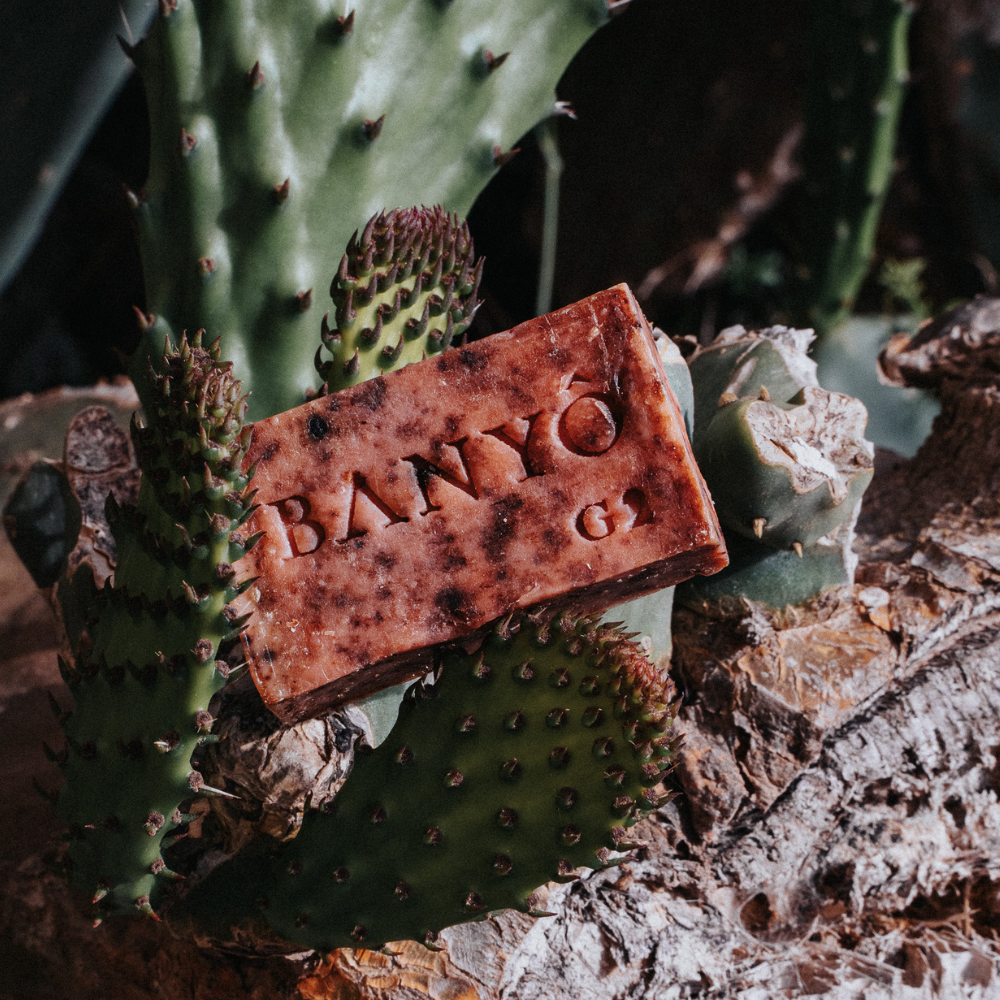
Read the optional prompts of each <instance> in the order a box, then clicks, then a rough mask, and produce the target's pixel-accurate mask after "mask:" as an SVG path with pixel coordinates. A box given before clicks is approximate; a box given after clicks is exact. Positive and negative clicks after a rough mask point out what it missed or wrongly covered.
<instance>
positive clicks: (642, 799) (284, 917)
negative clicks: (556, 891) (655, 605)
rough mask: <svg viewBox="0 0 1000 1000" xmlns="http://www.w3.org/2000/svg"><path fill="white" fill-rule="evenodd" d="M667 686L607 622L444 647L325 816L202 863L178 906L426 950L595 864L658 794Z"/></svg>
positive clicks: (618, 846)
mask: <svg viewBox="0 0 1000 1000" xmlns="http://www.w3.org/2000/svg"><path fill="white" fill-rule="evenodd" d="M671 698H672V688H671V684H670V681H669V680H668V679H667V678H666V676H665V675H660V674H658V673H657V672H656V671H655V670H654V669H653V667H652V665H651V664H650V662H649V660H648V659H646V657H645V656H643V655H642V654H641V652H640V651H639V650H638V648H637V647H636V646H635V645H634V644H633V643H631V642H629V641H628V640H627V639H626V638H625V637H624V636H623V635H622V634H621V633H620V631H619V630H618V629H617V628H614V627H609V626H607V625H598V624H596V622H595V621H594V620H593V619H589V618H585V619H580V620H573V619H571V618H570V617H568V616H561V617H559V618H557V619H555V620H554V621H552V622H550V623H548V624H545V623H541V622H539V621H538V620H537V619H536V620H535V621H534V622H531V621H529V622H527V623H526V625H525V627H522V628H521V629H520V631H517V632H515V626H513V625H512V624H511V622H510V620H506V621H504V622H502V623H501V624H500V625H499V626H498V628H497V630H496V632H495V634H494V635H492V636H491V637H490V638H489V639H488V640H487V642H486V643H485V644H484V646H483V648H482V649H481V650H480V651H479V652H478V653H476V654H464V653H449V654H446V655H445V657H444V662H443V665H442V668H441V674H440V679H439V680H438V681H437V683H436V684H435V685H434V686H433V687H431V688H428V689H423V688H421V687H420V686H419V685H417V686H416V687H415V688H414V689H413V690H412V693H411V696H410V697H409V698H407V700H406V701H404V703H403V708H402V710H401V712H400V719H399V722H398V724H397V726H396V728H395V729H394V730H393V732H392V734H391V736H390V738H389V739H388V740H387V741H386V742H385V743H384V744H382V746H381V747H379V748H378V749H377V750H376V751H374V753H372V754H371V755H370V756H368V757H361V758H359V759H358V760H357V761H356V762H355V767H354V771H353V772H352V774H351V776H350V777H349V778H348V780H347V783H346V784H345V786H344V788H343V790H342V791H341V793H340V795H339V796H338V797H337V799H336V801H335V803H334V808H333V811H332V812H331V813H312V814H310V815H308V816H307V817H306V819H305V821H304V822H303V825H302V829H301V831H300V833H299V835H298V836H297V837H296V838H295V840H294V841H291V842H288V843H286V844H284V845H282V846H281V847H280V848H277V849H272V848H271V847H265V846H263V845H258V849H257V850H256V851H249V852H244V854H241V855H239V856H237V857H236V858H235V859H234V860H232V861H230V862H228V863H226V864H225V865H223V866H221V867H220V868H218V869H216V871H214V872H213V873H212V875H211V876H209V878H208V879H206V880H205V882H203V883H202V884H201V885H199V886H197V887H196V889H195V891H194V893H193V894H192V896H191V897H189V899H188V900H187V903H186V907H185V908H186V910H187V912H188V915H189V916H193V917H194V918H195V919H196V920H198V921H199V922H202V923H203V924H205V925H207V926H208V927H210V928H211V929H212V930H213V931H214V932H217V933H220V934H222V935H225V934H226V933H227V932H228V931H229V930H230V928H231V927H232V926H233V925H234V924H238V923H242V922H248V923H249V925H250V926H253V927H255V928H256V929H257V930H258V932H262V933H265V934H267V933H270V934H271V935H274V934H277V935H278V936H280V937H282V938H285V939H287V940H290V941H296V942H299V943H301V944H303V945H306V946H308V947H313V948H331V947H341V946H346V947H350V946H353V945H357V944H360V943H363V944H364V946H365V947H377V946H378V945H380V944H384V943H386V942H388V941H395V940H402V939H415V940H432V939H433V936H434V934H435V933H436V932H437V931H439V930H441V929H442V928H444V927H448V926H450V925H451V924H455V923H460V922H462V921H465V920H470V919H475V918H477V917H482V916H485V915H486V914H487V913H488V912H489V911H491V910H496V909H500V908H504V907H516V908H518V909H521V910H525V911H527V910H529V909H530V906H529V900H528V897H529V895H530V893H531V892H532V891H533V890H534V889H535V888H537V887H538V886H539V885H541V884H543V883H544V882H547V881H550V880H552V879H558V878H563V879H565V878H567V877H571V876H572V873H573V872H574V870H575V869H577V868H578V867H587V868H599V867H602V866H604V865H605V864H607V863H608V862H609V861H611V860H613V857H614V855H613V852H615V851H621V850H625V849H627V848H628V847H629V846H630V845H629V843H628V838H627V834H626V832H625V831H626V828H627V827H629V826H631V825H632V824H633V823H634V822H635V821H636V820H637V819H638V818H639V817H640V816H642V815H645V814H647V813H648V812H649V811H650V810H651V809H653V808H655V807H656V806H657V805H658V804H659V803H660V802H661V801H662V795H661V794H660V793H659V792H657V791H656V790H655V786H656V785H657V784H658V782H659V781H660V780H661V778H662V772H663V770H664V769H665V768H666V767H668V766H669V762H670V760H671V757H672V755H673V746H674V743H673V740H672V739H671V737H670V735H669V733H668V729H669V725H670V722H671V721H672V707H671V705H670V701H671Z"/></svg>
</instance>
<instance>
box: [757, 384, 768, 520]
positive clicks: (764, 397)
mask: <svg viewBox="0 0 1000 1000" xmlns="http://www.w3.org/2000/svg"><path fill="white" fill-rule="evenodd" d="M760 398H761V399H762V400H763V401H764V402H765V403H769V402H770V401H771V394H770V393H769V392H768V391H767V386H766V385H762V386H761V387H760ZM758 537H760V536H759V535H758Z"/></svg>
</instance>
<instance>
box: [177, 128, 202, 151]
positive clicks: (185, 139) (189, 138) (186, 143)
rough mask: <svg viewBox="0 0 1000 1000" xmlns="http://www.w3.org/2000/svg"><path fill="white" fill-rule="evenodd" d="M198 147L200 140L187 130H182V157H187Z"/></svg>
mask: <svg viewBox="0 0 1000 1000" xmlns="http://www.w3.org/2000/svg"><path fill="white" fill-rule="evenodd" d="M197 145H198V140H197V139H196V138H195V136H193V135H191V133H190V132H188V130H187V129H186V128H182V129H181V156H187V155H188V154H189V153H190V152H191V150H193V149H194V147H195V146H197Z"/></svg>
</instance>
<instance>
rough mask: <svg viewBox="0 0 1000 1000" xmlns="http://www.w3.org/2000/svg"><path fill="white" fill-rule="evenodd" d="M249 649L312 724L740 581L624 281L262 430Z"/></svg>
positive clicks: (261, 673) (270, 697) (249, 565)
mask: <svg viewBox="0 0 1000 1000" xmlns="http://www.w3.org/2000/svg"><path fill="white" fill-rule="evenodd" d="M247 463H248V465H249V464H250V463H256V464H257V469H256V474H255V478H254V480H253V485H254V486H255V487H256V488H257V489H258V491H259V492H258V494H257V501H258V502H259V503H260V504H261V506H260V508H259V510H258V511H257V512H256V514H255V515H254V518H253V520H252V522H251V524H250V528H249V530H251V531H263V532H264V533H265V534H264V536H263V538H262V539H261V540H260V542H259V543H258V544H257V545H256V547H255V548H254V549H253V550H252V551H251V552H250V553H249V554H248V555H247V557H246V558H245V560H244V561H243V563H242V564H241V566H240V569H241V571H242V572H243V574H244V575H246V576H258V577H259V579H258V580H257V582H256V584H255V585H254V586H253V587H251V588H250V589H249V590H248V592H247V594H246V595H245V596H244V598H243V600H244V601H245V602H246V610H253V612H254V614H253V616H252V617H251V619H250V621H249V624H248V626H247V629H246V633H245V637H244V644H245V646H246V651H247V656H248V660H249V662H250V665H251V670H252V672H253V676H254V680H255V681H256V684H257V687H258V688H259V690H260V692H261V695H262V696H263V698H264V701H265V702H266V704H267V705H268V706H269V707H270V708H271V709H272V710H273V711H275V712H276V713H277V714H278V715H280V716H281V717H282V718H285V719H289V720H291V719H297V718H302V717H305V716H307V715H311V714H315V713H316V712H319V711H321V710H322V709H324V708H326V707H328V706H329V705H333V704H336V703H338V702H342V701H345V700H347V699H351V698H356V697H360V696H362V695H364V694H368V693H371V692H372V691H375V690H378V689H379V688H382V687H386V686H388V685H390V684H394V683H397V682H398V681H400V680H403V679H405V678H407V677H413V676H417V675H419V674H420V673H421V672H423V671H424V670H426V669H427V666H428V663H429V659H430V651H431V650H432V649H433V647H434V646H436V645H438V644H440V643H447V642H456V641H460V640H462V639H463V638H466V639H467V638H469V637H471V636H473V634H474V633H476V632H477V631H478V630H481V629H482V628H483V627H484V626H486V625H487V624H488V623H489V622H491V621H493V620H494V619H496V618H498V617H500V616H502V615H504V614H506V613H507V612H509V611H511V610H513V609H516V608H529V607H533V606H538V605H546V606H549V607H569V608H573V609H578V610H580V611H597V610H602V609H604V608H607V607H609V606H611V605H614V604H617V603H619V602H621V601H624V600H627V599H629V598H631V597H634V596H636V595H638V594H642V593H646V592H648V591H651V590H655V589H658V588H661V587H666V586H670V585H671V584H674V583H677V582H679V581H680V580H683V579H686V578H688V577H689V576H692V575H693V574H695V573H713V572H716V571H717V570H719V569H721V568H722V567H723V566H725V564H726V553H725V546H724V543H723V539H722V532H721V530H720V529H719V525H718V522H717V521H716V518H715V513H714V510H713V507H712V502H711V499H710V497H709V495H708V491H707V490H706V488H705V484H704V482H703V481H702V479H701V476H700V474H699V473H698V470H697V467H696V466H695V464H694V460H693V458H692V455H691V449H690V445H689V444H688V441H687V438H686V436H685V433H684V425H683V421H682V419H681V415H680V412H679V411H678V408H677V403H676V401H675V399H674V397H673V394H672V393H671V391H670V388H669V386H668V385H667V381H666V377H665V376H664V374H663V370H662V367H661V365H660V362H659V359H658V357H657V353H656V349H655V347H654V344H653V338H652V335H651V333H650V330H649V327H648V325H647V323H646V320H645V318H644V317H643V315H642V313H641V311H640V310H639V307H638V306H637V305H636V302H635V300H634V298H633V297H632V294H631V292H630V291H629V289H628V288H627V287H626V286H625V285H619V286H617V287H615V288H612V289H609V290H608V291H605V292H601V293H599V294H597V295H594V296H591V297H590V298H589V299H585V300H583V301H582V302H578V303H576V304H575V305H572V306H569V307H567V308H566V309H562V310H560V311H559V312H555V313H551V314H549V315H548V316H543V317H540V318H539V319H536V320H531V321H529V322H527V323H524V324H522V325H521V326H518V327H516V328H515V329H513V330H510V331H508V332H506V333H500V334H496V335H494V336H492V337H488V338H486V339H485V340H481V341H477V342H475V343H473V344H470V345H468V346H467V347H461V348H456V349H453V350H450V351H447V352H445V353H444V354H441V355H438V356H436V357H433V358H430V359H428V360H426V361H423V362H421V363H420V364H415V365H410V366H409V367H407V368H404V369H402V370H401V371H398V372H393V373H390V374H388V375H385V376H383V377H380V378H377V379H374V380H372V381H369V382H365V383H363V384H361V385H358V386H355V387H353V388H351V389H347V390H344V391H342V392H339V393H335V394H333V395H329V396H325V397H321V398H319V399H316V400H314V401H313V402H310V403H307V404H305V405H303V406H300V407H297V408H296V409H294V410H289V411H287V412H285V413H282V414H279V415H278V416H276V417H271V418H269V419H267V420H262V421H260V422H258V423H257V424H256V425H255V426H254V437H253V443H252V445H251V448H250V451H249V454H248V455H247Z"/></svg>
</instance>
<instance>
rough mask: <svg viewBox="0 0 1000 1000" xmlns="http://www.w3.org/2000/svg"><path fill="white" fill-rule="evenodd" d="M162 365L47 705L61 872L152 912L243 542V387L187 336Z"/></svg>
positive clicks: (220, 673)
mask: <svg viewBox="0 0 1000 1000" xmlns="http://www.w3.org/2000/svg"><path fill="white" fill-rule="evenodd" d="M161 367H162V374H160V375H158V376H151V378H150V384H149V386H148V387H147V389H148V396H149V398H150V399H151V400H152V405H151V406H150V407H149V409H148V411H147V413H148V416H149V425H148V426H146V427H140V426H139V425H138V424H137V423H135V422H133V440H134V442H135V445H136V451H137V453H138V457H139V464H140V467H141V469H142V480H141V485H140V489H139V498H138V502H137V504H136V505H135V506H134V507H132V506H124V505H123V506H119V505H118V504H117V503H116V502H115V500H114V497H113V496H109V498H108V502H107V508H106V510H107V517H108V521H109V522H110V524H111V527H112V531H113V532H114V536H115V542H116V544H117V548H118V565H117V568H116V570H115V578H114V586H113V587H112V586H110V585H106V586H105V587H104V589H102V590H100V591H96V590H94V588H93V583H92V582H91V584H90V588H91V591H92V595H91V599H90V602H89V606H90V619H89V621H88V622H87V626H86V629H85V631H84V632H82V633H81V634H80V636H79V638H78V640H77V643H76V648H75V650H74V652H75V662H74V663H73V664H69V663H65V662H63V663H61V667H62V671H63V677H64V679H65V680H66V682H67V684H68V685H69V686H70V689H71V690H72V693H73V697H74V701H75V709H74V710H73V711H72V712H60V718H61V721H62V724H63V728H64V730H65V732H66V741H67V745H66V749H65V750H63V751H62V752H60V753H58V754H54V756H55V757H56V759H57V760H58V761H59V762H60V763H61V765H62V767H63V770H64V771H65V773H66V787H65V788H64V789H63V790H62V791H61V793H60V794H59V797H58V808H59V812H60V814H61V816H62V818H63V819H64V821H65V822H66V823H67V824H68V826H69V831H70V843H69V861H70V864H71V869H72V876H73V879H74V881H75V882H76V883H77V884H79V885H80V886H81V887H83V888H84V889H85V890H87V891H88V892H90V893H93V897H94V901H95V903H99V904H100V905H101V907H102V909H107V910H112V911H129V910H132V909H133V908H136V909H139V910H141V911H143V912H148V913H152V912H154V908H155V906H156V903H157V899H158V897H159V896H160V894H161V891H162V888H163V884H164V879H165V878H169V877H170V875H171V873H170V872H168V871H167V870H166V868H165V865H164V862H163V859H162V857H161V855H160V848H161V844H162V842H163V838H164V835H165V834H166V833H167V832H168V831H169V830H171V829H172V828H173V827H174V826H176V825H177V824H178V823H183V822H185V816H184V814H183V813H182V812H181V808H180V807H181V805H182V803H183V802H185V800H188V799H191V798H192V797H194V796H195V795H197V794H198V793H199V792H200V791H202V790H203V788H204V782H203V780H202V778H201V775H200V774H199V773H198V772H197V770H195V769H194V768H193V767H192V764H191V755H192V753H193V752H194V750H195V748H196V746H197V745H198V744H199V742H203V741H204V740H205V739H210V738H211V737H210V734H209V730H210V729H211V725H212V722H213V720H212V717H211V715H210V714H209V700H210V699H211V697H212V695H213V694H214V693H215V692H216V691H217V690H218V689H219V688H220V687H221V686H222V684H223V683H224V675H225V673H226V670H225V667H224V664H222V663H221V662H220V663H218V664H217V662H216V657H217V655H218V654H219V648H220V644H222V643H223V642H225V641H226V640H227V639H230V638H232V637H233V636H235V635H236V634H237V633H238V631H239V628H240V626H241V621H240V620H234V616H233V614H232V613H231V612H230V611H229V608H228V605H229V602H230V601H231V600H232V599H233V598H235V597H236V596H237V594H238V593H239V592H240V591H241V589H242V587H241V586H240V585H238V584H237V582H236V578H235V577H236V574H235V572H234V570H233V566H232V564H233V563H234V562H235V561H236V560H237V559H239V558H240V556H242V555H243V553H244V551H245V549H246V547H247V545H249V544H252V542H251V541H245V540H244V539H243V538H242V537H241V535H240V534H239V532H238V530H237V529H238V528H239V527H240V525H241V524H242V522H243V521H244V520H245V519H246V518H247V517H248V516H249V514H250V512H251V510H252V508H251V494H250V491H249V482H248V477H247V476H246V475H244V474H243V472H242V471H241V462H242V459H243V455H244V453H245V450H246V446H247V444H248V443H249V428H248V427H244V426H243V419H244V416H245V412H246V398H245V396H243V395H241V393H240V384H239V383H238V382H236V381H235V380H234V379H233V377H232V373H231V368H232V366H231V364H228V363H222V362H220V360H219V351H218V347H217V346H213V347H212V348H208V349H206V348H204V347H203V346H202V344H201V337H200V335H198V336H196V337H194V338H193V339H192V340H191V341H188V340H187V338H186V337H182V338H181V343H180V346H179V348H178V349H177V350H168V351H167V352H166V353H165V354H164V356H163V360H162V366H161ZM82 572H84V571H83V570H80V571H78V572H77V575H78V576H79V575H80V574H81V573H82ZM77 584H78V581H76V580H74V585H77ZM78 590H79V587H78V586H74V591H75V592H78Z"/></svg>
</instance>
